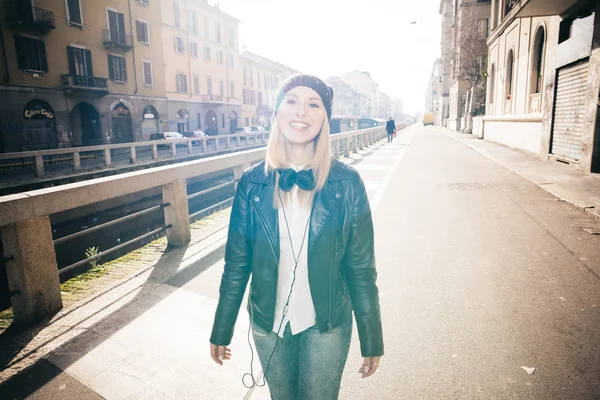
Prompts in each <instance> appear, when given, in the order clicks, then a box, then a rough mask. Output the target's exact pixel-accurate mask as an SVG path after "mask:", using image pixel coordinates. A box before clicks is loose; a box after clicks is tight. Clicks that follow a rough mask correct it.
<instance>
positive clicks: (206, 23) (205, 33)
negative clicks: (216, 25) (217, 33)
mask: <svg viewBox="0 0 600 400" xmlns="http://www.w3.org/2000/svg"><path fill="white" fill-rule="evenodd" d="M204 37H205V38H207V39H209V35H208V17H204Z"/></svg>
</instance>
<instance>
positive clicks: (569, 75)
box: [551, 60, 589, 161]
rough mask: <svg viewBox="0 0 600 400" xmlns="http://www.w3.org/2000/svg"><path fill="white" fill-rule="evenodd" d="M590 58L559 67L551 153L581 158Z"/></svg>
mask: <svg viewBox="0 0 600 400" xmlns="http://www.w3.org/2000/svg"><path fill="white" fill-rule="evenodd" d="M588 66H589V60H585V61H584V62H580V63H578V64H574V65H571V66H568V67H564V68H561V69H559V70H558V80H557V84H556V100H555V103H554V121H552V150H551V153H552V154H554V155H556V156H558V157H562V158H565V159H567V160H572V161H579V158H580V155H581V136H582V134H583V129H584V107H585V95H586V90H587V83H588Z"/></svg>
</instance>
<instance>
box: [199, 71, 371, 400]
mask: <svg viewBox="0 0 600 400" xmlns="http://www.w3.org/2000/svg"><path fill="white" fill-rule="evenodd" d="M332 103H333V90H332V89H331V88H330V87H329V86H328V85H327V84H326V83H325V82H323V81H322V80H320V79H319V78H317V77H314V76H310V75H296V76H293V77H291V78H289V79H288V80H287V81H286V82H284V83H283V84H282V86H281V88H280V89H279V92H278V95H277V98H276V104H275V110H276V121H275V123H274V125H273V129H272V131H271V137H270V139H269V144H268V146H267V151H266V159H265V161H263V162H262V163H260V164H258V165H256V166H254V167H252V168H250V169H248V170H247V171H246V172H244V174H243V175H242V177H241V179H240V181H239V183H238V187H237V190H236V194H235V198H234V201H233V208H232V211H231V221H230V224H229V234H228V239H227V246H226V250H225V269H224V272H223V276H222V280H221V288H220V298H219V304H218V306H217V311H216V315H215V321H214V325H213V330H212V335H211V338H210V343H211V344H210V353H211V357H212V358H213V360H214V361H215V362H216V363H217V364H219V365H223V360H229V359H230V357H231V351H230V349H229V348H228V347H227V346H228V345H229V344H230V342H231V338H232V336H233V328H234V325H235V321H236V319H237V315H238V312H239V308H240V305H241V303H242V298H243V295H244V292H245V290H246V285H247V282H248V279H249V277H250V275H251V274H252V282H251V284H250V296H249V300H248V312H249V313H250V318H251V325H252V335H253V338H254V343H255V345H256V349H257V352H258V356H259V358H260V362H261V365H262V368H263V371H264V376H265V379H266V381H267V383H268V384H269V390H270V392H271V398H272V399H275V400H280V399H281V400H293V399H303V400H305V399H319V400H329V399H337V398H338V393H339V388H340V381H341V377H342V372H343V369H344V365H345V363H346V359H347V356H348V350H349V347H350V340H351V335H352V310H354V316H355V319H356V324H357V327H358V334H359V338H360V342H361V353H362V356H363V357H364V362H363V365H362V367H361V368H360V370H359V373H361V374H362V377H363V378H366V377H369V376H371V375H372V374H373V373H374V372H375V371H376V370H377V367H378V365H379V359H380V357H381V356H382V355H383V334H382V328H381V316H380V311H379V295H378V290H377V286H376V284H375V280H376V277H377V273H376V270H375V257H374V254H373V253H374V249H373V222H372V219H371V211H370V207H369V201H368V199H367V193H366V191H365V187H364V184H363V182H362V180H361V178H360V176H359V175H358V173H357V172H356V171H355V170H354V169H352V168H350V167H348V166H346V165H345V164H343V163H341V162H339V161H337V160H335V159H334V158H332V157H331V138H330V133H329V119H330V118H331V108H332ZM252 379H253V381H254V377H253V376H252Z"/></svg>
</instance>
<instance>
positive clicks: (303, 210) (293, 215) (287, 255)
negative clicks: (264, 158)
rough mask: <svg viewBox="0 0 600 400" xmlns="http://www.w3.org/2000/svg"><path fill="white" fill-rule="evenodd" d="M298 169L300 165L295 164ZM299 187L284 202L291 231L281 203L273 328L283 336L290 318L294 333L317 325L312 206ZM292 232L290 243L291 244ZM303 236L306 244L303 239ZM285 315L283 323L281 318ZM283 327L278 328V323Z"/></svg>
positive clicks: (295, 187)
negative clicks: (312, 276)
mask: <svg viewBox="0 0 600 400" xmlns="http://www.w3.org/2000/svg"><path fill="white" fill-rule="evenodd" d="M295 169H296V170H298V169H299V168H298V167H295ZM297 191H298V187H297V186H294V188H293V189H292V191H291V192H290V193H291V195H292V196H291V199H290V201H289V202H288V204H286V205H285V216H286V217H287V222H288V225H289V233H288V228H287V225H286V221H285V217H284V208H283V207H279V248H280V250H279V269H278V276H277V296H276V300H275V319H274V321H273V332H275V333H278V334H279V336H280V337H283V332H284V331H285V327H286V326H287V324H288V322H289V323H290V328H291V330H292V335H296V334H298V333H300V332H302V331H305V330H306V329H308V328H310V327H312V326H313V325H315V323H316V322H317V321H316V315H317V314H316V312H315V306H314V304H313V300H312V295H311V293H310V285H309V282H308V228H307V224H309V218H310V206H304V205H302V204H301V202H300V200H299V199H298V196H297ZM290 234H291V243H292V244H293V246H294V247H293V251H292V246H291V244H290ZM303 240H304V245H302V241H303ZM294 254H295V256H296V257H297V258H298V267H297V268H296V280H295V281H294V287H293V290H292V294H291V296H290V301H289V303H288V310H287V313H286V314H285V317H284V316H283V314H284V306H285V304H286V301H287V298H288V295H289V294H290V288H291V286H292V281H293V280H294V266H295V261H294ZM282 317H283V318H284V319H283V323H282V321H281V319H282ZM280 326H281V329H280V330H279V332H278V331H277V330H278V329H279V327H280Z"/></svg>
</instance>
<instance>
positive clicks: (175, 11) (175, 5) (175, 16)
mask: <svg viewBox="0 0 600 400" xmlns="http://www.w3.org/2000/svg"><path fill="white" fill-rule="evenodd" d="M173 23H174V24H175V27H177V28H179V27H180V25H181V21H180V18H179V2H178V1H174V2H173Z"/></svg>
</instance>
